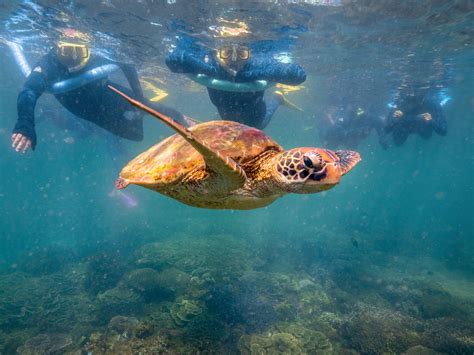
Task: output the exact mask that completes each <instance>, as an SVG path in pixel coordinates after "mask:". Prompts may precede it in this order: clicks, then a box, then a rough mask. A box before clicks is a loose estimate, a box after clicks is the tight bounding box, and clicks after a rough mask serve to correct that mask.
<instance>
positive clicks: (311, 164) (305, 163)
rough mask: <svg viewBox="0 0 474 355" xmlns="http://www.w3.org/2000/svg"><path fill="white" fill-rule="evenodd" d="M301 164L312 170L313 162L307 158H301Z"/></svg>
mask: <svg viewBox="0 0 474 355" xmlns="http://www.w3.org/2000/svg"><path fill="white" fill-rule="evenodd" d="M303 163H304V165H305V166H306V167H307V168H312V167H313V162H312V161H311V159H310V158H308V157H303Z"/></svg>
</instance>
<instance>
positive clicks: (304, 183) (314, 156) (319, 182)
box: [276, 147, 361, 194]
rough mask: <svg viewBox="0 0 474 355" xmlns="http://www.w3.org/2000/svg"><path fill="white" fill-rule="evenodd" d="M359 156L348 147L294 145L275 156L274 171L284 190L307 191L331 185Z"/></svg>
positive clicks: (318, 189) (352, 165)
mask: <svg viewBox="0 0 474 355" xmlns="http://www.w3.org/2000/svg"><path fill="white" fill-rule="evenodd" d="M360 160H361V159H360V155H359V153H357V152H353V151H350V150H338V151H335V152H334V151H332V150H329V149H322V148H307V147H303V148H294V149H291V150H287V151H285V152H283V153H282V154H281V155H280V156H279V157H278V158H277V160H276V171H277V175H278V181H279V182H280V183H281V184H282V185H283V188H284V189H285V190H287V191H289V192H294V193H301V194H310V193H316V192H320V191H323V190H328V189H330V188H332V187H334V186H335V185H336V184H338V183H339V180H340V179H341V176H342V175H344V174H346V173H348V172H349V171H350V170H351V169H352V168H353V167H354V166H355V165H356V164H357V163H358V162H359V161H360Z"/></svg>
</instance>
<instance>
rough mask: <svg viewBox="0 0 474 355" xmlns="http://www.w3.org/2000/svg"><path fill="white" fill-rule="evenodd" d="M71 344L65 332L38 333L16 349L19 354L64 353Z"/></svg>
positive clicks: (69, 337)
mask: <svg viewBox="0 0 474 355" xmlns="http://www.w3.org/2000/svg"><path fill="white" fill-rule="evenodd" d="M71 346H72V338H71V336H69V335H67V334H39V335H37V336H35V337H34V338H31V339H29V340H27V341H26V342H25V344H23V345H22V346H20V347H19V348H18V349H17V354H19V355H38V354H64V353H65V352H66V351H67V349H68V348H69V347H71Z"/></svg>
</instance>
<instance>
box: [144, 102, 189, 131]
mask: <svg viewBox="0 0 474 355" xmlns="http://www.w3.org/2000/svg"><path fill="white" fill-rule="evenodd" d="M147 105H148V106H150V107H151V108H152V109H154V110H155V111H158V112H159V113H162V114H163V115H165V116H168V117H171V118H172V119H173V120H175V121H177V122H179V123H181V124H182V125H183V126H188V125H189V122H188V121H187V120H186V117H185V116H184V115H183V114H182V113H181V112H179V111H178V110H175V109H173V108H171V107H168V106H165V105H163V104H158V103H156V102H150V101H148V102H147Z"/></svg>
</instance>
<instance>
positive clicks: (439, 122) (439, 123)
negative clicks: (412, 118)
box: [425, 98, 448, 136]
mask: <svg viewBox="0 0 474 355" xmlns="http://www.w3.org/2000/svg"><path fill="white" fill-rule="evenodd" d="M425 104H426V108H427V109H428V112H429V113H430V114H431V117H432V123H433V130H434V131H435V132H436V133H438V134H439V135H440V136H445V135H446V134H447V133H448V122H447V121H446V116H445V115H444V111H443V107H442V106H441V104H440V103H439V102H437V101H436V99H435V98H430V100H429V101H427V102H425Z"/></svg>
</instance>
